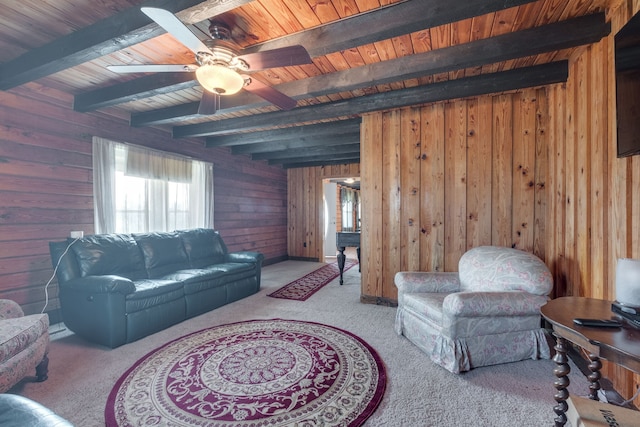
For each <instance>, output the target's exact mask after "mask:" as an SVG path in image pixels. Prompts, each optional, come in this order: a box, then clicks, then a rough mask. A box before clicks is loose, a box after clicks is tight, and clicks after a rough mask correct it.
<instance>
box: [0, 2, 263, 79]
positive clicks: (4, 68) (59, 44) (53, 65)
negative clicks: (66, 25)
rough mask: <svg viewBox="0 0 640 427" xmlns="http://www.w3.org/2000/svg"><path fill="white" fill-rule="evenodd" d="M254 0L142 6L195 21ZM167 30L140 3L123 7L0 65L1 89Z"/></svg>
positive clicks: (63, 68)
mask: <svg viewBox="0 0 640 427" xmlns="http://www.w3.org/2000/svg"><path fill="white" fill-rule="evenodd" d="M251 1H253V0H226V1H222V0H207V1H203V0H148V1H146V2H144V3H143V4H141V5H140V6H141V7H142V6H150V7H160V8H163V9H166V10H169V11H170V12H174V13H176V15H177V16H178V18H180V20H181V21H182V22H185V23H188V24H192V23H196V22H200V21H203V20H205V19H207V18H210V17H212V16H216V15H219V14H221V13H224V12H228V11H230V10H232V9H235V8H236V7H239V6H242V5H243V4H247V3H250V2H251ZM164 32H165V31H164V30H163V29H162V28H160V27H159V26H158V25H157V24H156V23H155V22H153V21H151V19H149V17H148V16H147V15H145V14H144V13H142V12H141V11H140V7H132V8H129V9H126V10H123V11H122V12H119V13H117V14H116V15H114V16H112V17H110V18H106V19H103V20H102V21H99V22H97V23H96V24H93V25H91V26H89V27H85V28H81V29H79V30H77V31H74V32H72V33H70V34H68V35H66V36H63V37H60V38H58V39H56V40H54V41H52V42H51V43H48V44H46V45H44V46H41V47H39V48H37V49H33V50H30V51H29V52H26V53H25V54H23V55H21V56H20V57H18V58H16V59H14V60H12V61H9V62H7V63H5V64H2V65H0V90H7V89H10V88H12V87H16V86H19V85H21V84H24V83H27V82H30V81H33V80H37V79H39V78H42V77H45V76H48V75H51V74H54V73H57V72H58V71H62V70H65V69H67V68H71V67H74V66H76V65H80V64H82V63H85V62H88V61H91V60H93V59H96V58H99V57H101V56H104V55H108V54H110V53H113V52H117V51H119V50H122V49H124V48H126V47H129V46H132V45H134V44H138V43H142V42H143V41H145V40H149V39H151V38H153V37H157V36H159V35H161V34H163V33H164Z"/></svg>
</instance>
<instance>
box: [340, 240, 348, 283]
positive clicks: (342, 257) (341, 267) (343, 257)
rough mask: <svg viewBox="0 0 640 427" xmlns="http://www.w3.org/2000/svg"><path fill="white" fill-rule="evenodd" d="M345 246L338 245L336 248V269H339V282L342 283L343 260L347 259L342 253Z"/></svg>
mask: <svg viewBox="0 0 640 427" xmlns="http://www.w3.org/2000/svg"><path fill="white" fill-rule="evenodd" d="M344 250H345V247H344V246H340V247H339V248H338V269H339V270H340V284H341V285H342V283H343V282H342V272H343V271H344V261H345V260H346V259H347V256H346V255H345V254H344Z"/></svg>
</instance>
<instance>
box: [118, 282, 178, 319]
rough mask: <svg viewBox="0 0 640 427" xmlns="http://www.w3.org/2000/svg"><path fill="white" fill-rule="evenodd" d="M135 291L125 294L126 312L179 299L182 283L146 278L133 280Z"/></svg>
mask: <svg viewBox="0 0 640 427" xmlns="http://www.w3.org/2000/svg"><path fill="white" fill-rule="evenodd" d="M134 284H135V286H136V291H135V292H134V293H132V294H129V295H127V296H126V302H125V305H126V312H127V313H133V312H136V311H139V310H143V309H146V308H149V307H155V306H158V305H161V304H165V303H168V302H170V301H174V300H176V299H180V298H182V297H183V296H184V290H183V283H181V282H177V281H173V280H158V279H146V280H137V281H135V282H134Z"/></svg>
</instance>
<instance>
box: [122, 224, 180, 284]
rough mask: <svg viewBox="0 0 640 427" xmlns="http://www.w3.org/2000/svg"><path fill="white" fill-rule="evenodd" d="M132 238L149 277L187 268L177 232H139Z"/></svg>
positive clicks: (156, 276)
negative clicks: (136, 244)
mask: <svg viewBox="0 0 640 427" xmlns="http://www.w3.org/2000/svg"><path fill="white" fill-rule="evenodd" d="M133 238H134V239H135V241H136V242H137V243H138V246H140V250H141V251H142V254H143V256H144V265H145V268H146V269H147V274H148V275H149V278H151V279H153V278H158V277H161V276H164V275H165V274H167V273H169V272H172V271H176V270H182V269H185V268H189V259H188V258H187V253H186V252H185V250H184V245H183V244H182V239H181V238H180V236H179V235H178V233H176V232H173V233H166V232H155V233H141V234H134V235H133Z"/></svg>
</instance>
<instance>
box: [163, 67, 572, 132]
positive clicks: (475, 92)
mask: <svg viewBox="0 0 640 427" xmlns="http://www.w3.org/2000/svg"><path fill="white" fill-rule="evenodd" d="M568 74H569V67H568V62H567V61H558V62H552V63H549V64H543V65H537V66H533V67H526V68H519V69H514V70H509V71H502V72H498V73H492V74H483V75H478V76H473V77H465V78H461V79H457V80H450V81H444V82H438V83H433V84H429V85H423V86H416V87H411V88H408V89H401V90H395V91H390V92H383V93H377V94H373V95H365V96H361V97H357V98H352V99H348V100H343V101H337V102H327V103H324V104H319V105H312V106H308V107H300V108H296V109H294V110H291V111H274V112H271V113H264V114H257V115H253V116H250V117H238V118H233V119H227V120H220V121H216V122H208V123H198V124H193V125H185V126H177V127H174V128H173V136H174V137H176V138H181V137H196V136H213V135H225V134H231V133H238V132H243V131H251V130H254V129H261V128H273V127H278V126H286V125H290V124H295V123H304V122H310V121H314V120H325V119H331V118H336V117H343V116H354V115H359V114H363V113H367V112H373V111H382V110H388V109H394V108H401V107H406V106H410V105H421V104H428V103H431V102H438V101H444V100H449V99H457V98H465V97H471V96H479V95H486V94H490V93H499V92H505V91H511V90H516V89H523V88H527V87H535V86H545V85H550V84H554V83H560V82H566V81H567V77H568Z"/></svg>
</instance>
